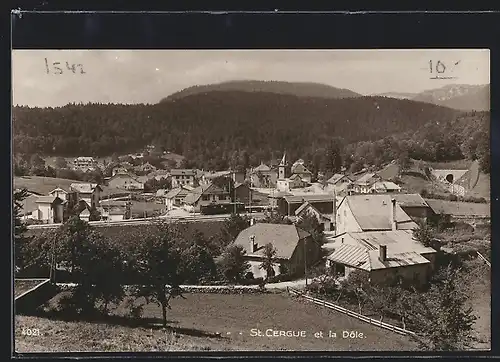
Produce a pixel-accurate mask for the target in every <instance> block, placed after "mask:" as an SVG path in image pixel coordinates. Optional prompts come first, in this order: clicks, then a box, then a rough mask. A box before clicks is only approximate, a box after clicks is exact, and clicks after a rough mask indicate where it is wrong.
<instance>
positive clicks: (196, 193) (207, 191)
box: [183, 183, 224, 205]
mask: <svg viewBox="0 0 500 362" xmlns="http://www.w3.org/2000/svg"><path fill="white" fill-rule="evenodd" d="M223 193H224V190H222V189H221V188H220V187H218V186H216V185H214V184H212V183H211V184H208V185H201V186H198V187H196V188H195V189H194V190H191V191H190V192H189V193H188V194H187V196H186V197H185V198H184V200H183V202H184V203H185V204H188V205H192V204H195V203H196V202H197V201H198V200H199V199H200V197H201V195H220V194H223Z"/></svg>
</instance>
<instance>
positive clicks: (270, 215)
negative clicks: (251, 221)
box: [261, 211, 292, 225]
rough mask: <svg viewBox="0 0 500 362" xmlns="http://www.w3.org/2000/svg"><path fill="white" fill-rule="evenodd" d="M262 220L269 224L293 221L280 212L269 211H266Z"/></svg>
mask: <svg viewBox="0 0 500 362" xmlns="http://www.w3.org/2000/svg"><path fill="white" fill-rule="evenodd" d="M261 222H263V223H267V224H285V225H291V224H292V222H291V221H290V220H289V219H288V218H287V217H285V216H283V215H281V214H280V213H278V212H267V211H266V212H265V213H264V219H262V220H261Z"/></svg>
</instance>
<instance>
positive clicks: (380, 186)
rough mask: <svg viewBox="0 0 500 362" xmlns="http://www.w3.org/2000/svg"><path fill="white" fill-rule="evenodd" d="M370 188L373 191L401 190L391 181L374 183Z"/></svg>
mask: <svg viewBox="0 0 500 362" xmlns="http://www.w3.org/2000/svg"><path fill="white" fill-rule="evenodd" d="M372 188H373V189H375V190H401V187H399V186H398V185H396V184H395V183H394V182H391V181H376V182H375V183H374V184H373V185H372Z"/></svg>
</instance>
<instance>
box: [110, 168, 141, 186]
mask: <svg viewBox="0 0 500 362" xmlns="http://www.w3.org/2000/svg"><path fill="white" fill-rule="evenodd" d="M108 186H110V187H113V188H116V189H121V190H144V183H143V182H140V181H139V180H138V179H137V177H136V176H135V175H132V174H131V173H129V172H119V173H116V174H115V175H114V176H113V177H111V178H110V179H109V180H108Z"/></svg>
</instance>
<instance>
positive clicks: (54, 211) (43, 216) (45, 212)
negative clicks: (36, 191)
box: [32, 196, 65, 224]
mask: <svg viewBox="0 0 500 362" xmlns="http://www.w3.org/2000/svg"><path fill="white" fill-rule="evenodd" d="M35 202H36V204H37V209H36V210H34V211H33V212H32V219H35V220H39V221H42V222H44V223H46V224H54V223H62V222H63V218H64V207H63V204H64V203H65V201H63V200H61V199H60V198H59V197H56V196H39V197H38V198H37V199H36V201H35Z"/></svg>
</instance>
